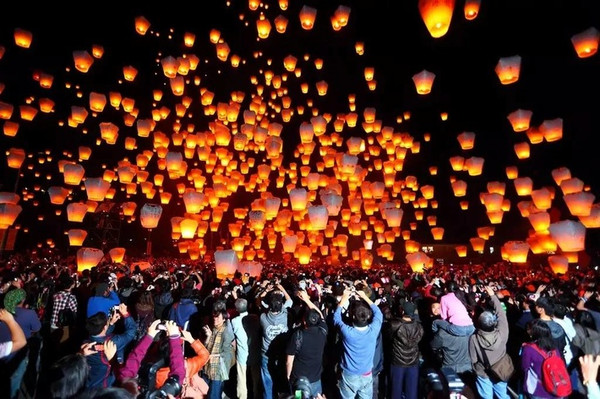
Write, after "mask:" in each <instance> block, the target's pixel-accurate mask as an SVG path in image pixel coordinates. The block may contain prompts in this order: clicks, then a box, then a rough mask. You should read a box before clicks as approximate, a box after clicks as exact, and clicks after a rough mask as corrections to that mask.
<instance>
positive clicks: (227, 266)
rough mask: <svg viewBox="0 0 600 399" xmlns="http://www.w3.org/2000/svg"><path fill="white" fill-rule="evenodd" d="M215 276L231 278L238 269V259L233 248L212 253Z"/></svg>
mask: <svg viewBox="0 0 600 399" xmlns="http://www.w3.org/2000/svg"><path fill="white" fill-rule="evenodd" d="M214 257H215V271H216V273H217V278H220V279H226V278H233V276H234V274H235V272H236V271H237V269H238V265H239V259H238V256H237V254H236V252H235V251H234V250H233V249H225V250H217V251H215V253H214Z"/></svg>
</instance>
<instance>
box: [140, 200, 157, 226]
mask: <svg viewBox="0 0 600 399" xmlns="http://www.w3.org/2000/svg"><path fill="white" fill-rule="evenodd" d="M161 215H162V207H161V206H160V205H158V204H150V203H146V204H144V206H143V207H142V209H141V210H140V222H141V223H142V227H144V228H145V229H155V228H156V227H157V226H158V222H159V220H160V217H161Z"/></svg>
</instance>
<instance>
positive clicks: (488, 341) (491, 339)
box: [476, 330, 502, 351]
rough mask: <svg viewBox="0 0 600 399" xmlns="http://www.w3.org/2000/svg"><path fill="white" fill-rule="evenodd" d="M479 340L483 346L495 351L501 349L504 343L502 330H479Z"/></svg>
mask: <svg viewBox="0 0 600 399" xmlns="http://www.w3.org/2000/svg"><path fill="white" fill-rule="evenodd" d="M476 334H477V336H476V339H477V342H478V343H479V344H480V345H481V347H482V348H484V349H486V350H489V351H493V350H496V349H499V348H500V346H501V345H502V340H501V339H500V331H498V330H494V331H489V332H488V331H477V333H476Z"/></svg>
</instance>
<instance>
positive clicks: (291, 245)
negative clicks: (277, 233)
mask: <svg viewBox="0 0 600 399" xmlns="http://www.w3.org/2000/svg"><path fill="white" fill-rule="evenodd" d="M281 245H282V246H283V252H285V253H290V254H293V253H294V252H296V246H297V245H298V236H297V235H285V236H283V237H281Z"/></svg>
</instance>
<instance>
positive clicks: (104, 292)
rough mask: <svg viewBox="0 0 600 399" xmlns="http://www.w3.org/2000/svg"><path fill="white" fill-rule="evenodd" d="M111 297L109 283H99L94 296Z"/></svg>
mask: <svg viewBox="0 0 600 399" xmlns="http://www.w3.org/2000/svg"><path fill="white" fill-rule="evenodd" d="M109 295H110V287H109V285H108V283H104V282H102V283H98V284H96V287H95V288H94V296H102V297H105V298H106V297H108V296H109Z"/></svg>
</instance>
